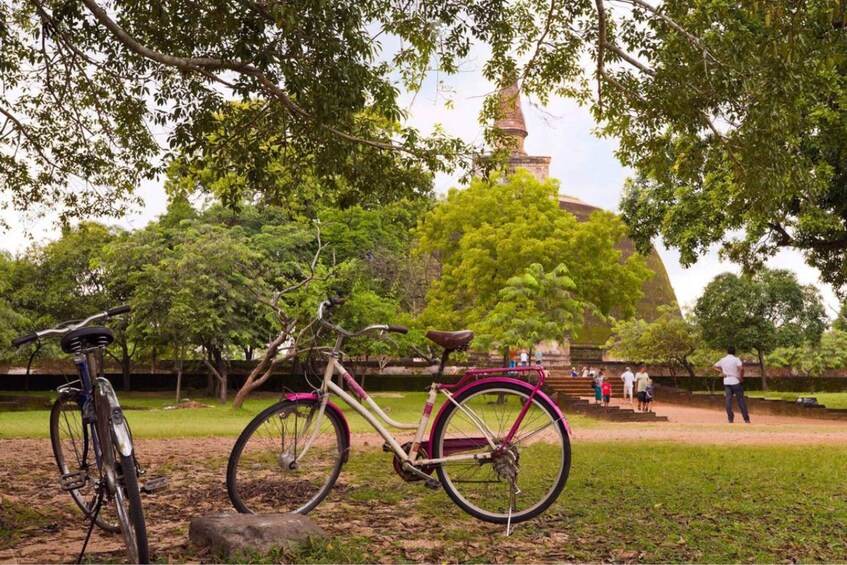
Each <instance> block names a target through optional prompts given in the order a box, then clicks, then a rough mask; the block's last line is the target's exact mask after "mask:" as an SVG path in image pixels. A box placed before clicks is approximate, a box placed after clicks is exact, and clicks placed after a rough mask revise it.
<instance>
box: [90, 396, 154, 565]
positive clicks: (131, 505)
mask: <svg viewBox="0 0 847 565" xmlns="http://www.w3.org/2000/svg"><path fill="white" fill-rule="evenodd" d="M98 408H99V410H98V413H97V417H98V420H99V422H98V423H100V422H102V423H103V425H102V426H100V427H99V429H100V430H101V431H100V433H99V436H100V447H101V450H102V454H103V455H102V459H103V461H102V465H103V475H104V476H105V477H106V481H107V484H108V485H109V497H110V500H111V503H112V506H113V508H114V510H115V515H116V517H117V521H118V523H119V524H120V528H121V535H122V536H123V538H124V545H125V546H126V549H127V555H128V556H129V559H130V561H131V562H132V563H149V562H150V549H149V546H148V540H147V524H146V522H145V520H144V509H143V508H142V507H141V492H140V491H139V489H138V471H137V469H136V467H135V458H134V457H133V456H132V455H124V454H122V453H121V452H120V451H119V450H118V444H117V441H116V440H115V438H114V436H113V432H112V417H113V414H115V413H116V412H117V413H120V408H118V409H117V411H116V410H115V408H116V407H113V406H111V403H109V401H108V399H105V398H104V399H103V400H102V401H101V402H100V405H99V407H98ZM120 417H123V416H122V414H121V416H120Z"/></svg>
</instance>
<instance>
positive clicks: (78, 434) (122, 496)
mask: <svg viewBox="0 0 847 565" xmlns="http://www.w3.org/2000/svg"><path fill="white" fill-rule="evenodd" d="M129 310H130V307H129V306H120V307H118V308H114V309H112V310H109V311H107V312H101V313H99V314H95V315H93V316H89V317H88V318H86V319H85V320H82V321H81V322H76V321H71V322H63V323H61V324H59V325H58V326H56V327H54V328H50V329H47V330H41V331H38V332H33V333H31V334H29V335H25V336H21V337H18V338H16V339H14V340H12V345H13V346H15V347H20V346H22V345H25V344H27V343H31V342H40V340H42V339H44V338H52V337H58V338H61V339H60V345H61V347H62V351H64V352H65V353H69V354H72V355H73V359H74V363H75V364H76V367H77V371H78V372H79V379H78V380H75V381H73V382H69V383H67V384H64V385H62V386H60V387H59V388H58V389H56V392H57V393H58V398H57V399H56V401H55V402H54V403H53V408H52V410H51V411H50V442H51V443H52V446H53V455H54V456H55V457H56V463H57V465H58V466H59V473H60V474H61V480H60V484H61V487H62V490H65V491H68V492H69V493H70V495H71V496H72V497H73V499H74V501H75V502H76V503H77V505H78V506H79V507H80V508H81V509H82V511H83V513H84V514H85V516H86V518H87V519H88V520H89V521H90V527H89V531H88V535H89V536H90V534H91V530H92V529H93V527H94V524H96V525H97V526H99V527H100V528H101V529H103V530H105V531H107V532H113V533H118V532H120V533H121V534H122V535H123V539H124V543H125V545H126V549H127V554H128V556H129V559H130V561H132V562H133V563H149V561H150V552H149V549H148V545H147V526H146V524H145V521H144V510H143V508H142V507H141V492H142V491H144V492H149V491H151V490H155V489H158V488H162V487H164V486H165V482H166V481H165V480H164V479H163V478H157V479H155V480H153V481H152V482H148V483H147V485H145V486H144V487H142V488H139V485H138V477H139V475H142V474H143V473H144V472H143V471H142V470H141V468H140V467H139V466H138V464H137V462H136V458H135V453H134V450H133V445H132V434H131V432H130V429H129V424H128V423H127V421H126V419H125V418H124V413H123V410H122V409H121V406H120V403H118V397H117V395H116V394H115V390H114V388H112V385H111V383H110V382H109V381H108V380H107V379H106V378H105V377H104V374H103V352H104V351H105V349H106V346H107V345H109V344H110V343H112V342H113V341H114V339H115V337H114V334H113V333H112V331H111V330H110V329H109V328H106V327H103V326H90V325H89V324H91V323H92V322H95V321H99V320H108V319H109V318H112V317H113V316H117V315H120V314H125V313H126V312H129ZM87 542H88V537H86V544H87ZM84 552H85V546H83V549H82V553H80V558H81V557H82V555H83V554H84Z"/></svg>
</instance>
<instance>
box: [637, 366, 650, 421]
mask: <svg viewBox="0 0 847 565" xmlns="http://www.w3.org/2000/svg"><path fill="white" fill-rule="evenodd" d="M649 380H650V375H648V374H647V367H646V366H644V365H641V368H640V369H639V370H638V372H637V373H635V395H636V397H638V411H639V412H644V411H646V410H647V381H649Z"/></svg>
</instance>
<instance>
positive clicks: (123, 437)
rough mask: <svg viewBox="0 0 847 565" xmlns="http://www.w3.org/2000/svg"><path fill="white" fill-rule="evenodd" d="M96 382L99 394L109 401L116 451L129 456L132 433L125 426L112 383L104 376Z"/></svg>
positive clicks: (110, 423)
mask: <svg viewBox="0 0 847 565" xmlns="http://www.w3.org/2000/svg"><path fill="white" fill-rule="evenodd" d="M97 383H98V389H99V390H100V395H101V396H104V397H106V398H105V400H106V401H107V402H108V403H109V407H110V410H111V414H110V416H111V417H110V419H109V427H111V429H112V433H113V434H114V436H115V443H116V445H117V447H118V451H120V452H121V455H124V456H126V457H129V456H130V455H132V435H131V434H130V433H129V426H127V423H126V420H125V419H124V412H123V410H122V409H121V404H120V402H118V395H117V394H115V389H114V388H112V383H110V382H109V381H108V380H106V379H105V378H103V377H98V378H97Z"/></svg>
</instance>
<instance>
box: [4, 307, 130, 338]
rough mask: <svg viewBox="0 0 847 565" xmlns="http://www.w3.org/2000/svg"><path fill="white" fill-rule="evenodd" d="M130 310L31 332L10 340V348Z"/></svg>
mask: <svg viewBox="0 0 847 565" xmlns="http://www.w3.org/2000/svg"><path fill="white" fill-rule="evenodd" d="M130 310H132V308H131V307H130V306H129V305H124V306H118V307H117V308H112V309H111V310H106V311H105V312H100V313H98V314H94V315H93V316H89V317H87V318H86V319H84V320H83V321H81V322H79V323H73V322H70V323H69V322H62V323H61V324H59V325H58V326H56V327H54V328H50V329H47V330H41V331H37V332H32V333H31V334H28V335H22V336H20V337H16V338H15V339H13V340H12V347H20V346H22V345H25V344H27V343H31V342H33V341H37V340H39V339H41V338H42V337H49V336H61V335H65V334H67V333H70V332H72V331H74V330H75V329H77V328H81V327H82V326H86V325H88V324H90V323H91V322H93V321H95V320H104V319H109V318H112V317H114V316H119V315H121V314H126V313H127V312H129V311H130Z"/></svg>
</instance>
